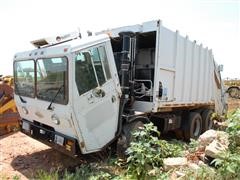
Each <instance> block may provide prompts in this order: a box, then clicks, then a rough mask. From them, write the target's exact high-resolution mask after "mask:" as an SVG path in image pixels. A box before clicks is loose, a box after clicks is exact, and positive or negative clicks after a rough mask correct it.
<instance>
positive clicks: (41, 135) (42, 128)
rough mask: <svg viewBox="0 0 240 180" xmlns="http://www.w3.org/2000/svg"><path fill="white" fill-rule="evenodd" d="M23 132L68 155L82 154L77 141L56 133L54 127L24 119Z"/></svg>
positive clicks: (22, 122)
mask: <svg viewBox="0 0 240 180" xmlns="http://www.w3.org/2000/svg"><path fill="white" fill-rule="evenodd" d="M21 131H22V132H23V133H24V134H26V135H28V136H30V137H32V138H34V139H36V140H38V141H40V142H42V143H44V144H46V145H48V146H50V147H52V148H54V149H56V150H58V151H60V152H62V153H64V154H66V155H69V156H72V157H76V156H77V155H79V154H80V150H79V145H78V141H77V140H76V139H74V138H72V137H69V136H66V135H64V134H62V133H59V132H56V131H55V130H54V129H53V128H52V127H49V126H47V125H44V124H41V123H38V122H30V121H28V120H26V119H22V121H21Z"/></svg>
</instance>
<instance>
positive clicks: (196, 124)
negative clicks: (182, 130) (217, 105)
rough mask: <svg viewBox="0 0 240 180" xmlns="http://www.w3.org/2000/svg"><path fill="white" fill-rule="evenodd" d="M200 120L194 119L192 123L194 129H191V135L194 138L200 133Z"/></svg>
mask: <svg viewBox="0 0 240 180" xmlns="http://www.w3.org/2000/svg"><path fill="white" fill-rule="evenodd" d="M200 130H201V129H200V119H199V118H198V119H196V120H195V122H194V129H193V135H194V137H197V136H198V135H199V133H200Z"/></svg>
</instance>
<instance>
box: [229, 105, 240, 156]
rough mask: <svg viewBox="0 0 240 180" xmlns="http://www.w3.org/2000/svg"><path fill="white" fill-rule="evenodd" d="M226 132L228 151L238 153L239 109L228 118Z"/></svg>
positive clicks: (239, 141)
mask: <svg viewBox="0 0 240 180" xmlns="http://www.w3.org/2000/svg"><path fill="white" fill-rule="evenodd" d="M226 131H227V133H228V134H229V141H230V150H231V151H232V152H234V151H238V152H240V147H239V146H240V109H237V110H236V111H235V112H234V113H232V114H231V115H230V116H229V119H228V127H227V129H226Z"/></svg>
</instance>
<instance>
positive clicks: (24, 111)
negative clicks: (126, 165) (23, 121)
mask: <svg viewBox="0 0 240 180" xmlns="http://www.w3.org/2000/svg"><path fill="white" fill-rule="evenodd" d="M22 111H23V113H24V114H28V110H27V108H26V107H25V106H22Z"/></svg>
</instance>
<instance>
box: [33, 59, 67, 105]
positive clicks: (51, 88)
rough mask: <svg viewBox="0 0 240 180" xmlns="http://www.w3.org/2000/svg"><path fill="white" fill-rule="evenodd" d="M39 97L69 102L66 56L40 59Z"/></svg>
mask: <svg viewBox="0 0 240 180" xmlns="http://www.w3.org/2000/svg"><path fill="white" fill-rule="evenodd" d="M36 62H37V63H36V68H37V92H36V93H37V98H39V99H43V100H47V101H52V99H53V98H54V97H55V95H56V94H57V93H58V91H59V93H58V94H57V96H56V98H55V99H54V102H57V103H63V104H66V103H67V96H66V91H67V59H66V58H65V57H61V58H60V57H58V58H46V59H38V60H37V61H36Z"/></svg>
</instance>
